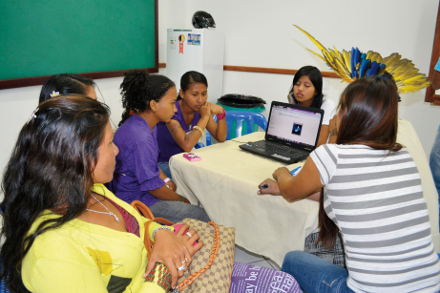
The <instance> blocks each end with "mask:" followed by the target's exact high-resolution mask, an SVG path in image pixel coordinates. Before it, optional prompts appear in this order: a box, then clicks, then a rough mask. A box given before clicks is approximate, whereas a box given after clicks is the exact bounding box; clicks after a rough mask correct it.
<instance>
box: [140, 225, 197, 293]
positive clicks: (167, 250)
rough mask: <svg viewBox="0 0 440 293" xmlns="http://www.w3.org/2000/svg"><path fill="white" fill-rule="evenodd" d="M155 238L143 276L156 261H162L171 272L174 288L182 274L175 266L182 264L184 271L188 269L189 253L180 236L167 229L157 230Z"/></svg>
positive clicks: (146, 274) (190, 259)
mask: <svg viewBox="0 0 440 293" xmlns="http://www.w3.org/2000/svg"><path fill="white" fill-rule="evenodd" d="M155 240H156V242H155V243H154V246H153V252H152V254H151V258H150V261H149V262H148V265H147V268H146V270H145V274H144V276H143V277H144V278H146V277H147V276H148V274H149V273H150V272H151V270H152V269H153V267H154V265H155V264H156V263H157V262H159V263H163V264H164V265H166V266H167V268H168V270H169V271H170V273H171V277H172V282H171V286H172V287H173V288H174V287H176V285H177V280H179V278H180V277H182V276H183V272H184V271H178V270H177V268H178V267H180V266H182V265H184V266H185V271H186V270H187V269H188V263H191V261H192V258H191V253H190V252H189V250H188V248H187V246H186V245H185V243H184V242H183V240H182V237H178V236H176V235H174V233H173V232H171V231H169V230H166V229H163V230H158V231H157V232H156V235H155ZM199 249H200V248H199Z"/></svg>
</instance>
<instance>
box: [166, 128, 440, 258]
mask: <svg viewBox="0 0 440 293" xmlns="http://www.w3.org/2000/svg"><path fill="white" fill-rule="evenodd" d="M263 137H264V132H255V133H252V134H249V135H246V136H243V137H240V138H235V139H233V140H230V141H226V142H224V143H217V144H214V145H212V146H209V147H205V148H201V149H198V150H196V151H194V152H195V153H196V154H197V155H199V156H200V157H201V158H202V160H201V161H198V162H190V161H188V160H186V159H185V158H183V156H182V154H178V155H175V156H173V157H172V158H171V160H170V168H171V174H172V177H173V181H174V182H175V183H176V184H177V192H178V193H179V194H181V195H183V196H185V197H186V198H188V200H189V201H190V202H191V203H193V204H197V203H198V202H200V203H201V204H202V205H203V207H204V208H205V210H206V212H207V213H208V215H209V216H210V218H211V219H212V220H213V221H215V222H216V223H218V224H221V225H225V226H231V227H235V228H236V243H237V244H238V245H240V246H242V247H244V248H245V249H247V250H249V251H251V252H253V253H256V254H260V255H264V256H266V257H269V258H271V259H272V260H274V261H275V262H276V263H277V264H279V265H281V264H282V261H283V258H284V255H285V254H286V253H287V252H289V251H292V250H303V249H304V239H305V237H306V236H307V235H309V234H310V233H311V232H312V231H313V230H315V229H316V228H317V227H318V217H317V215H318V211H319V206H318V202H315V201H311V200H308V199H304V200H298V201H295V202H288V201H287V200H285V199H284V198H282V197H280V196H270V195H258V194H257V191H258V184H259V183H260V182H262V181H263V180H264V179H265V178H272V173H273V171H274V170H275V169H277V168H278V167H280V166H287V168H288V169H289V170H293V169H294V168H295V167H297V166H299V165H301V164H302V163H297V164H293V165H285V164H283V163H281V162H277V161H274V160H271V159H266V158H263V157H260V156H257V155H254V154H251V153H248V152H245V151H242V150H241V149H240V148H239V147H238V146H239V145H240V144H242V143H245V142H248V141H255V140H259V139H263ZM398 141H399V142H400V143H402V144H404V145H405V146H406V147H407V148H408V151H409V152H410V153H411V155H412V156H413V158H414V160H415V162H416V164H417V168H418V170H419V172H420V174H421V175H422V186H423V190H424V196H425V198H426V200H427V203H428V208H429V214H430V220H431V226H432V230H431V233H432V235H433V240H434V246H435V248H436V251H437V252H440V250H439V243H440V241H439V232H438V230H439V229H438V228H439V226H438V210H439V208H438V196H437V192H436V189H435V186H434V182H433V180H432V176H431V173H430V170H429V165H428V162H427V159H426V155H425V153H424V151H423V148H422V145H421V144H420V141H419V139H418V137H417V135H416V133H415V131H414V128H413V127H412V125H411V124H410V123H409V122H408V121H406V120H399V133H398Z"/></svg>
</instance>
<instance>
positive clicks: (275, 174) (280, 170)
mask: <svg viewBox="0 0 440 293" xmlns="http://www.w3.org/2000/svg"><path fill="white" fill-rule="evenodd" d="M281 174H290V171H289V169H287V168H286V167H280V168H278V169H276V170H275V172H273V174H272V177H273V179H275V180H276V181H278V177H279V176H280V175H281ZM290 175H291V174H290Z"/></svg>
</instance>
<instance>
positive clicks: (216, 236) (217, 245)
mask: <svg viewBox="0 0 440 293" xmlns="http://www.w3.org/2000/svg"><path fill="white" fill-rule="evenodd" d="M208 224H210V225H211V226H214V242H213V244H212V248H211V254H210V255H209V260H208V264H207V265H206V266H205V267H204V268H202V269H200V270H198V271H197V272H194V273H192V274H191V275H190V276H188V277H187V278H186V279H185V280H183V281H182V282H181V283H180V284H179V285H177V287H176V289H177V290H178V291H177V292H181V291H182V290H184V289H186V288H187V287H188V286H189V285H191V284H192V283H193V282H194V281H195V280H196V279H197V278H198V277H200V275H202V274H203V273H204V272H206V270H207V269H209V268H210V267H211V265H212V264H213V263H214V260H215V258H216V257H217V254H218V250H219V249H220V231H219V229H218V226H217V224H216V223H214V222H208ZM175 292H176V290H175Z"/></svg>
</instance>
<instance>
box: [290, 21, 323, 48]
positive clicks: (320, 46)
mask: <svg viewBox="0 0 440 293" xmlns="http://www.w3.org/2000/svg"><path fill="white" fill-rule="evenodd" d="M293 26H294V27H296V28H297V29H299V30H300V31H302V32H303V33H304V34H305V35H306V36H308V37H309V39H310V40H312V42H313V43H314V44H315V45H316V46H317V47H318V48H319V50H320V51H322V50H325V48H324V46H323V45H322V44H321V43H320V42H318V41H317V40H316V39H315V38H314V37H312V36H311V35H310V34H309V33H308V32H306V31H305V30H303V29H302V28H300V27H299V26H297V25H293Z"/></svg>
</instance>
